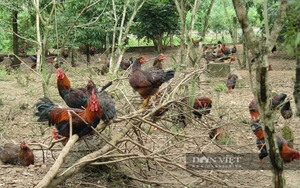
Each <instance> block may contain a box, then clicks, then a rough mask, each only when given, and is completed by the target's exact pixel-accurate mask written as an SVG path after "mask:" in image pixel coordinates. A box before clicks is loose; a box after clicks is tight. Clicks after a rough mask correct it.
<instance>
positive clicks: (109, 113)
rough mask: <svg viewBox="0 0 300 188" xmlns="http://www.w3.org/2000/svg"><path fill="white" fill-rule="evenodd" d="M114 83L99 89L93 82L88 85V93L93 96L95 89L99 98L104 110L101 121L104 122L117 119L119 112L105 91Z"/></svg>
mask: <svg viewBox="0 0 300 188" xmlns="http://www.w3.org/2000/svg"><path fill="white" fill-rule="evenodd" d="M111 84H112V82H109V83H107V84H106V85H104V86H103V87H101V88H97V87H96V84H94V82H93V81H91V80H89V81H88V84H87V87H86V88H87V91H88V93H89V94H90V95H91V93H92V90H93V89H94V90H95V91H97V92H96V95H97V98H98V102H99V105H100V107H101V110H102V117H101V120H102V121H104V122H108V121H110V120H112V119H114V118H115V117H116V114H117V111H116V108H115V103H114V102H113V100H112V98H111V97H110V96H109V94H108V93H107V92H106V91H104V90H105V89H106V88H107V87H109V86H110V85H111Z"/></svg>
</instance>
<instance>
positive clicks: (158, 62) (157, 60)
mask: <svg viewBox="0 0 300 188" xmlns="http://www.w3.org/2000/svg"><path fill="white" fill-rule="evenodd" d="M164 60H165V54H163V53H161V54H160V55H159V56H158V57H157V58H155V60H154V62H153V67H155V68H159V69H163V66H162V62H163V61H164Z"/></svg>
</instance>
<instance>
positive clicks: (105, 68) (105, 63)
mask: <svg viewBox="0 0 300 188" xmlns="http://www.w3.org/2000/svg"><path fill="white" fill-rule="evenodd" d="M109 61H110V60H109V59H108V58H105V59H104V61H103V62H102V64H101V65H100V73H101V75H104V74H106V73H108V72H109V66H110V63H109Z"/></svg>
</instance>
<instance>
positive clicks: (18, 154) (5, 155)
mask: <svg viewBox="0 0 300 188" xmlns="http://www.w3.org/2000/svg"><path fill="white" fill-rule="evenodd" d="M0 160H1V161H2V162H3V163H8V164H14V165H15V164H16V165H23V166H29V165H33V164H34V155H33V152H32V150H31V149H30V148H29V147H28V144H27V142H22V143H21V144H20V145H19V144H13V143H6V144H3V145H2V146H0Z"/></svg>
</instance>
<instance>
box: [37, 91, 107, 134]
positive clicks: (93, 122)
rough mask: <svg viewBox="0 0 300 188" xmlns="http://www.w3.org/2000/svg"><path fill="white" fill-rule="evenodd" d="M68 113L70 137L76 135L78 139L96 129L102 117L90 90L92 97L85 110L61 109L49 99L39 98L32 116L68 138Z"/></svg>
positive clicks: (94, 96)
mask: <svg viewBox="0 0 300 188" xmlns="http://www.w3.org/2000/svg"><path fill="white" fill-rule="evenodd" d="M69 111H71V116H72V135H73V134H77V135H78V136H79V138H81V137H83V136H85V135H87V134H89V133H90V132H91V131H92V130H93V129H92V128H91V127H94V128H96V127H97V125H98V124H99V123H100V119H101V116H102V110H101V108H100V105H99V103H98V100H97V96H96V95H95V93H94V90H92V95H91V97H90V100H89V102H88V106H87V107H86V109H85V110H82V109H78V108H61V107H60V106H58V105H56V104H54V103H53V102H52V101H51V100H50V99H49V98H47V97H44V98H40V99H39V101H38V102H37V103H36V104H35V110H34V115H35V116H38V117H39V118H38V122H44V121H48V124H49V126H51V125H55V128H56V129H57V131H58V135H60V136H64V137H67V138H68V137H69V134H70V133H69V132H70V122H69V121H70V117H69V115H68V112H69ZM74 113H75V114H74ZM86 123H87V124H86ZM52 134H53V133H52Z"/></svg>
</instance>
